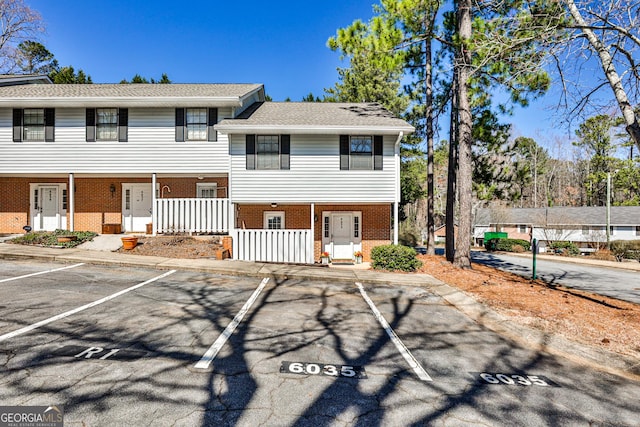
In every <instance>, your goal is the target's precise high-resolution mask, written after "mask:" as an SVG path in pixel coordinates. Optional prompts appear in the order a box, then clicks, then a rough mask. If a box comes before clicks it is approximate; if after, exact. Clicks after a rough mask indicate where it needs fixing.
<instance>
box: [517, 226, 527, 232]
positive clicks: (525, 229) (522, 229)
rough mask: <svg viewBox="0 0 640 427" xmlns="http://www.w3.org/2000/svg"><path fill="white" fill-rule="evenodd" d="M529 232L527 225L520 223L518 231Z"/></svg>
mask: <svg viewBox="0 0 640 427" xmlns="http://www.w3.org/2000/svg"><path fill="white" fill-rule="evenodd" d="M526 232H527V226H526V225H522V224H520V225H518V233H523V234H524V233H526Z"/></svg>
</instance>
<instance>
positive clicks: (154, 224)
mask: <svg viewBox="0 0 640 427" xmlns="http://www.w3.org/2000/svg"><path fill="white" fill-rule="evenodd" d="M157 217H158V216H157V208H156V174H155V172H154V173H152V174H151V229H152V233H151V235H152V236H155V235H157V234H158V222H157Z"/></svg>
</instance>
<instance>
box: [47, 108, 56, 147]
mask: <svg viewBox="0 0 640 427" xmlns="http://www.w3.org/2000/svg"><path fill="white" fill-rule="evenodd" d="M55 128H56V110H55V109H54V108H45V109H44V140H45V142H53V141H55V140H56V136H55Z"/></svg>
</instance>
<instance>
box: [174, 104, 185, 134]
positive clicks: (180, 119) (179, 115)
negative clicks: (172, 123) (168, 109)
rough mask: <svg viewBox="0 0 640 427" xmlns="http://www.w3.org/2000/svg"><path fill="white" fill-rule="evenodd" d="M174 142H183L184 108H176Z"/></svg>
mask: <svg viewBox="0 0 640 427" xmlns="http://www.w3.org/2000/svg"><path fill="white" fill-rule="evenodd" d="M176 141H177V142H184V108H176Z"/></svg>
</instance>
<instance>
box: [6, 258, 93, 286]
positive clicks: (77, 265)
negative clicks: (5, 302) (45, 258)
mask: <svg viewBox="0 0 640 427" xmlns="http://www.w3.org/2000/svg"><path fill="white" fill-rule="evenodd" d="M81 265H84V263H83V262H81V263H80V264H73V265H68V266H66V267H60V268H54V269H53V270H47V271H39V272H37V273H31V274H25V275H24V276H18V277H9V278H8V279H2V280H0V283H4V282H10V281H12V280H18V279H24V278H25V277H33V276H39V275H41V274H47V273H53V272H54V271H61V270H68V269H70V268H74V267H79V266H81Z"/></svg>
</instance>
